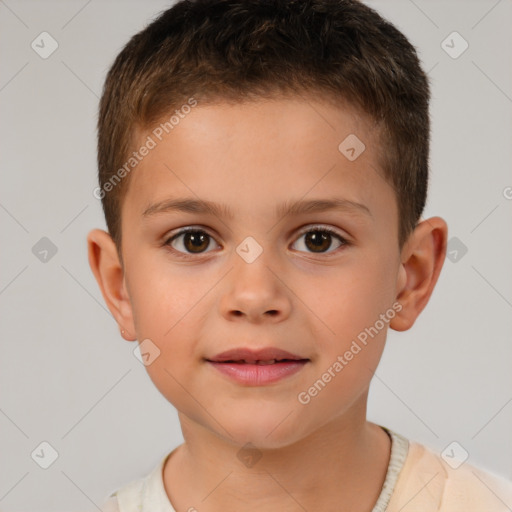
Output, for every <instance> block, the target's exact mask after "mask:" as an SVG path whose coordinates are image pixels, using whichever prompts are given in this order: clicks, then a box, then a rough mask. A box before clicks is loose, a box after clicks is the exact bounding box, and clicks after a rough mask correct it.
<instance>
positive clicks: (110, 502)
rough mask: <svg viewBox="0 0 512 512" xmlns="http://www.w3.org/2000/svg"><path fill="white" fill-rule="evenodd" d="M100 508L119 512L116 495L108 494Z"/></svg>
mask: <svg viewBox="0 0 512 512" xmlns="http://www.w3.org/2000/svg"><path fill="white" fill-rule="evenodd" d="M100 510H101V512H120V509H119V503H118V501H117V496H116V495H115V494H114V495H112V496H109V497H108V499H107V500H106V501H104V502H103V504H102V505H101V509H100Z"/></svg>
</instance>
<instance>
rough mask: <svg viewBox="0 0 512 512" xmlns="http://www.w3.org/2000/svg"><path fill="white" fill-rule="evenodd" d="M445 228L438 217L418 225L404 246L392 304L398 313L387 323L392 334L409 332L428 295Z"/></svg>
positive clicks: (437, 269) (439, 265) (439, 263)
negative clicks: (399, 305)
mask: <svg viewBox="0 0 512 512" xmlns="http://www.w3.org/2000/svg"><path fill="white" fill-rule="evenodd" d="M447 237H448V226H447V225H446V222H445V221H444V220H443V219H441V218H440V217H432V218H430V219H426V220H424V221H422V222H420V223H419V224H418V225H417V226H416V228H415V230H414V231H413V232H412V233H411V235H410V237H409V239H408V240H407V242H406V243H405V244H404V247H403V249H402V254H401V264H400V269H399V283H398V289H397V297H396V300H397V301H398V302H399V303H400V304H401V305H402V309H401V310H400V311H399V312H398V313H397V314H396V315H395V317H394V318H393V319H392V320H391V322H390V324H389V325H390V327H391V328H392V329H394V330H395V331H406V330H407V329H410V328H411V327H412V326H413V324H414V322H415V321H416V318H418V315H419V314H420V313H421V312H422V311H423V308H424V307H425V306H426V305H427V302H428V301H429V299H430V296H431V295H432V292H433V290H434V286H435V284H436V282H437V279H438V277H439V273H440V272H441V268H442V267H443V263H444V260H445V256H446V240H447Z"/></svg>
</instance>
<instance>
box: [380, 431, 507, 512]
mask: <svg viewBox="0 0 512 512" xmlns="http://www.w3.org/2000/svg"><path fill="white" fill-rule="evenodd" d="M389 505H390V507H389V509H388V510H389V512H395V511H398V510H401V511H402V512H409V511H413V510H415V511H418V510H421V511H422V512H427V511H428V512H431V511H432V512H459V511H460V512H462V511H464V512H471V511H475V512H477V511H478V512H480V511H484V510H485V512H509V511H510V510H511V509H512V481H510V480H507V479H505V478H503V477H502V476H499V475H497V474H494V473H492V472H490V471H487V470H484V469H482V468H478V467H476V466H474V465H472V464H468V463H467V462H462V461H461V460H458V459H457V458H456V454H455V453H454V451H453V450H451V451H450V452H448V453H445V454H444V458H443V456H441V454H438V453H437V452H435V451H434V450H433V449H431V448H429V447H427V446H424V445H422V444H420V443H416V442H414V441H409V450H408V454H407V458H406V460H405V464H404V466H403V468H402V471H401V472H400V475H399V478H398V481H397V485H396V487H395V492H394V493H393V496H392V499H391V501H390V504H389Z"/></svg>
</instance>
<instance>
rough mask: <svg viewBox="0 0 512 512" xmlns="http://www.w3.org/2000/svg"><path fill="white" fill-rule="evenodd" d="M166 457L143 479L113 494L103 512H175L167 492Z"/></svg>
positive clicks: (129, 483)
mask: <svg viewBox="0 0 512 512" xmlns="http://www.w3.org/2000/svg"><path fill="white" fill-rule="evenodd" d="M169 455H171V454H167V455H165V456H164V457H163V458H162V459H161V460H160V461H159V463H158V464H157V465H156V466H155V467H154V469H153V470H152V471H151V472H150V473H148V474H147V475H146V476H144V477H143V478H138V479H136V480H132V481H130V482H128V483H126V484H124V485H123V486H122V487H120V488H119V489H117V490H116V491H115V492H113V493H112V494H111V495H110V496H109V497H108V498H107V499H106V501H105V502H104V503H103V505H102V507H101V509H100V510H101V512H175V511H174V509H173V507H172V505H171V503H170V502H169V499H168V497H167V494H166V492H165V488H164V483H163V478H162V471H163V467H164V465H165V461H166V459H167V457H169Z"/></svg>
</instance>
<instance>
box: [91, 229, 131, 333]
mask: <svg viewBox="0 0 512 512" xmlns="http://www.w3.org/2000/svg"><path fill="white" fill-rule="evenodd" d="M87 247H88V253H89V265H90V266H91V270H92V272H93V274H94V277H95V278H96V281H97V282H98V286H99V287H100V290H101V293H102V295H103V298H104V299H105V302H106V304H107V306H108V309H110V312H111V313H112V315H113V316H114V318H115V320H116V321H117V323H118V324H119V330H120V331H121V335H122V336H123V338H124V339H125V340H127V341H135V340H136V339H137V338H136V336H134V334H133V333H135V326H134V322H133V314H132V307H131V302H130V298H129V295H128V293H127V289H126V282H125V279H124V270H123V268H122V266H121V263H120V261H119V255H118V254H117V249H116V245H115V243H114V241H113V240H112V237H111V236H110V234H109V233H107V232H106V231H103V230H101V229H93V230H92V231H91V232H90V233H89V234H88V235H87ZM122 331H124V333H123V332H122Z"/></svg>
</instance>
